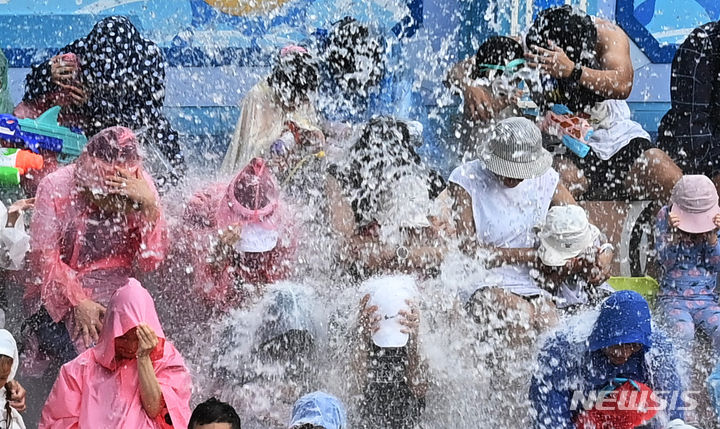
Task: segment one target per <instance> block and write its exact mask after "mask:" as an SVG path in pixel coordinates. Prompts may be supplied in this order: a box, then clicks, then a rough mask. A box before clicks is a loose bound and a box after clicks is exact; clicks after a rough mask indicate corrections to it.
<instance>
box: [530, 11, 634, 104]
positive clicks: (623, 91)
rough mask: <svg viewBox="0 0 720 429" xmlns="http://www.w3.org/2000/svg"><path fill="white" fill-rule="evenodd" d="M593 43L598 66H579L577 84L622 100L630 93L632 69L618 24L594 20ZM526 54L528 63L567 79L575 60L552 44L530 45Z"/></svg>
mask: <svg viewBox="0 0 720 429" xmlns="http://www.w3.org/2000/svg"><path fill="white" fill-rule="evenodd" d="M596 27H597V31H598V41H597V45H596V51H597V56H598V60H599V65H600V68H599V69H593V68H590V67H584V66H583V67H582V75H581V76H580V84H581V85H582V86H584V87H586V88H588V89H590V90H591V91H593V92H595V93H596V94H598V95H600V96H602V97H605V98H609V99H619V100H624V99H626V98H628V97H629V96H630V92H631V91H632V86H633V76H634V70H633V65H632V60H631V58H630V42H629V41H628V38H627V36H626V35H625V33H624V32H623V31H622V29H620V27H618V26H616V25H615V24H613V23H611V22H610V21H607V20H604V19H597V20H596ZM530 48H531V52H529V53H528V54H526V56H527V59H528V61H529V62H530V63H529V64H530V65H531V66H537V67H539V68H541V69H542V70H543V71H545V72H546V73H548V74H549V75H550V76H552V77H554V78H556V79H569V78H570V76H571V74H572V72H573V69H574V68H575V63H574V62H573V61H572V60H571V59H570V58H569V57H568V56H567V54H566V52H565V51H564V50H563V49H562V48H560V47H559V46H556V45H551V46H550V48H549V49H544V48H542V47H539V46H531V47H530Z"/></svg>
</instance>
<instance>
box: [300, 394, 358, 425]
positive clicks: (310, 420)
mask: <svg viewBox="0 0 720 429" xmlns="http://www.w3.org/2000/svg"><path fill="white" fill-rule="evenodd" d="M306 424H311V425H314V426H320V427H322V428H325V429H346V428H347V417H346V415H345V407H344V406H343V404H342V402H340V400H339V399H338V398H336V397H334V396H332V395H328V394H327V393H324V392H313V393H308V394H307V395H305V396H303V397H302V398H300V399H298V400H297V402H295V406H294V407H293V413H292V418H291V419H290V425H289V428H290V429H292V428H296V427H299V426H302V425H306Z"/></svg>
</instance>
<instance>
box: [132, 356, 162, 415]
mask: <svg viewBox="0 0 720 429" xmlns="http://www.w3.org/2000/svg"><path fill="white" fill-rule="evenodd" d="M137 365H138V378H139V379H140V400H141V402H142V406H143V409H144V410H145V413H147V415H148V417H150V418H151V419H154V418H155V417H157V416H158V415H159V414H160V412H161V411H162V405H163V397H162V390H160V383H158V380H157V376H156V375H155V368H153V366H152V361H151V360H150V356H141V357H138V358H137Z"/></svg>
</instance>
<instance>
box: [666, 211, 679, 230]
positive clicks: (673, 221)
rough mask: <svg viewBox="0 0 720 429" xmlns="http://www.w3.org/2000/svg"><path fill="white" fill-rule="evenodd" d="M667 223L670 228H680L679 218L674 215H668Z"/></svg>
mask: <svg viewBox="0 0 720 429" xmlns="http://www.w3.org/2000/svg"><path fill="white" fill-rule="evenodd" d="M668 222H669V224H670V228H673V229H678V228H679V227H680V216H678V215H676V214H674V213H670V216H669V218H668Z"/></svg>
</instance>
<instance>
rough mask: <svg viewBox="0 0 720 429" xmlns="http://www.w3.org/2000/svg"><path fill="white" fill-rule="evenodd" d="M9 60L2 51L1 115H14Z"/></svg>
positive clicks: (0, 67) (0, 55)
mask: <svg viewBox="0 0 720 429" xmlns="http://www.w3.org/2000/svg"><path fill="white" fill-rule="evenodd" d="M8 83H9V80H8V60H7V57H5V53H4V52H3V51H2V50H0V114H4V113H12V111H13V107H14V104H13V101H12V98H10V87H9V86H8Z"/></svg>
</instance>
